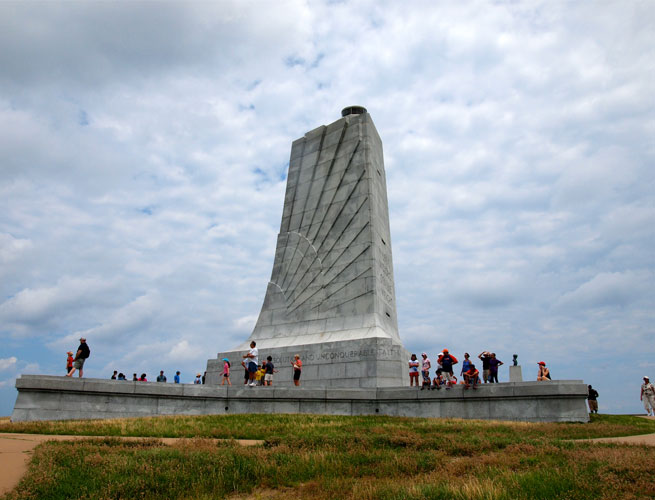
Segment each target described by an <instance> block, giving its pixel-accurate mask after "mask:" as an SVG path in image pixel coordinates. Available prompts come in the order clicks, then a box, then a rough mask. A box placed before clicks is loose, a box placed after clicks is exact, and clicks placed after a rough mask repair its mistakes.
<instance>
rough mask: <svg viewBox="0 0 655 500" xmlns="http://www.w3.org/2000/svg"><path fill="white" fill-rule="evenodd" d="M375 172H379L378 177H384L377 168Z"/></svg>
mask: <svg viewBox="0 0 655 500" xmlns="http://www.w3.org/2000/svg"><path fill="white" fill-rule="evenodd" d="M375 170H377V172H378V175H379V176H380V177H382V174H381V173H380V171H379V170H378V169H377V168H376V169H375Z"/></svg>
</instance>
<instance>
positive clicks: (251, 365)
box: [243, 340, 259, 387]
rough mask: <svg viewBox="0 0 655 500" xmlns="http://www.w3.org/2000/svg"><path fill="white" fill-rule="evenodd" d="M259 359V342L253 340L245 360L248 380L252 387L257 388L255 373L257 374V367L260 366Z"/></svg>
mask: <svg viewBox="0 0 655 500" xmlns="http://www.w3.org/2000/svg"><path fill="white" fill-rule="evenodd" d="M258 357H259V350H258V349H257V342H255V341H254V340H253V341H252V342H250V350H249V351H248V354H244V355H243V359H244V361H245V363H246V368H247V370H248V380H249V381H250V387H255V373H257V369H258V368H257V365H258V364H259V360H258Z"/></svg>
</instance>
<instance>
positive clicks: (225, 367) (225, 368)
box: [221, 358, 232, 385]
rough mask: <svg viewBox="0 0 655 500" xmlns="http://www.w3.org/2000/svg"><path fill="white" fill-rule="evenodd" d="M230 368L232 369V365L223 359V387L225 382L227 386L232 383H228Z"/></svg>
mask: <svg viewBox="0 0 655 500" xmlns="http://www.w3.org/2000/svg"><path fill="white" fill-rule="evenodd" d="M230 368H232V365H230V360H229V359H227V358H223V380H222V381H221V385H225V381H226V380H227V385H232V382H230Z"/></svg>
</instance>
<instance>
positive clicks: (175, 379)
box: [173, 371, 180, 384]
mask: <svg viewBox="0 0 655 500" xmlns="http://www.w3.org/2000/svg"><path fill="white" fill-rule="evenodd" d="M173 380H174V381H175V383H176V384H179V383H180V372H179V371H177V372H175V377H173Z"/></svg>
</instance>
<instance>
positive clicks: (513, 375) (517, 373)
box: [509, 366, 523, 382]
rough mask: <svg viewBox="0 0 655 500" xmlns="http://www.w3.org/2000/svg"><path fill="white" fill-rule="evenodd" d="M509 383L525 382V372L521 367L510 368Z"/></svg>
mask: <svg viewBox="0 0 655 500" xmlns="http://www.w3.org/2000/svg"><path fill="white" fill-rule="evenodd" d="M509 381H510V382H523V372H522V371H521V367H520V366H510V367H509Z"/></svg>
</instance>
